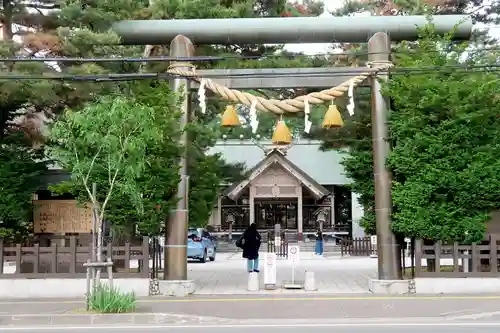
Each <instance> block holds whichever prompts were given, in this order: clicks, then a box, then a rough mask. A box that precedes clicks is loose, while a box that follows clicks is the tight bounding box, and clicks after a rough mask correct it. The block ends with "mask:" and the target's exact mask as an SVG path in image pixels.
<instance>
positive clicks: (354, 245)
mask: <svg viewBox="0 0 500 333" xmlns="http://www.w3.org/2000/svg"><path fill="white" fill-rule="evenodd" d="M372 253H373V249H372V244H371V240H370V237H358V238H342V240H341V241H340V254H341V255H342V256H345V255H351V256H369V255H371V254H372Z"/></svg>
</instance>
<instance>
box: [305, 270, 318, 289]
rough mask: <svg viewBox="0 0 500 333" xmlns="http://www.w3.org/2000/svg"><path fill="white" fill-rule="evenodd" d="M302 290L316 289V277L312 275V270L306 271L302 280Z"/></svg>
mask: <svg viewBox="0 0 500 333" xmlns="http://www.w3.org/2000/svg"><path fill="white" fill-rule="evenodd" d="M304 290H305V291H316V290H317V289H316V277H315V276H314V272H308V271H306V278H305V281H304Z"/></svg>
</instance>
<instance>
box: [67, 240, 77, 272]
mask: <svg viewBox="0 0 500 333" xmlns="http://www.w3.org/2000/svg"><path fill="white" fill-rule="evenodd" d="M69 255H70V260H69V272H70V273H71V274H76V262H77V255H76V236H70V238H69Z"/></svg>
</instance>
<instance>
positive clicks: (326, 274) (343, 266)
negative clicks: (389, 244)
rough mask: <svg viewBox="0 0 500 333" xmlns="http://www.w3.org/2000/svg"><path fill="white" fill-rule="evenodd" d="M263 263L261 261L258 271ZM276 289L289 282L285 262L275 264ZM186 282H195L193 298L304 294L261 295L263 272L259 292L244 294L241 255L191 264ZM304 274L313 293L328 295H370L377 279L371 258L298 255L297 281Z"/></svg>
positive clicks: (243, 266)
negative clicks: (308, 275)
mask: <svg viewBox="0 0 500 333" xmlns="http://www.w3.org/2000/svg"><path fill="white" fill-rule="evenodd" d="M263 265H264V262H263V260H261V262H260V267H261V269H262V268H263ZM276 266H277V274H276V275H277V285H278V286H280V285H281V284H282V281H290V280H291V275H292V266H291V264H290V263H289V262H288V261H287V260H286V259H285V260H278V261H277V265H276ZM188 269H189V272H188V278H189V279H194V280H195V281H196V291H195V294H198V295H217V294H240V295H242V294H256V293H257V294H258V293H261V292H266V293H278V292H287V293H301V292H302V293H304V291H302V290H299V291H290V290H288V291H283V290H280V291H277V290H276V291H267V290H266V291H264V281H263V270H262V271H261V276H260V279H261V283H260V288H261V291H259V292H250V291H247V290H246V288H247V278H248V273H247V272H246V261H245V260H244V259H243V258H241V253H234V254H231V255H229V254H226V256H224V258H217V261H215V262H209V263H205V264H198V263H192V264H189V265H188ZM305 271H312V272H314V273H315V277H316V285H317V287H318V290H317V292H316V293H328V294H359V293H369V290H368V283H369V280H370V278H373V277H375V276H376V275H377V260H376V259H373V258H366V257H363V258H360V257H351V258H342V257H340V256H327V257H317V256H314V254H313V253H307V252H306V253H301V260H300V263H299V265H298V266H297V268H296V280H297V281H302V280H304V278H305V277H304V276H305Z"/></svg>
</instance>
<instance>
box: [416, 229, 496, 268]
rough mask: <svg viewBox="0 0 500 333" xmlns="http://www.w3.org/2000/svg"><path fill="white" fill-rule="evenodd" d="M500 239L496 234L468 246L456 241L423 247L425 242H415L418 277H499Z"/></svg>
mask: <svg viewBox="0 0 500 333" xmlns="http://www.w3.org/2000/svg"><path fill="white" fill-rule="evenodd" d="M499 240H500V237H499V235H495V234H488V235H487V236H486V237H485V240H484V241H483V242H481V243H472V244H469V245H462V244H459V243H457V242H455V243H453V244H443V243H441V242H436V243H434V244H432V245H424V241H422V240H416V241H415V277H446V278H448V277H451V278H464V277H499V276H500V269H499V263H500V256H499V251H498V250H499V245H498V241H499ZM423 259H425V264H423V263H422V261H423Z"/></svg>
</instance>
